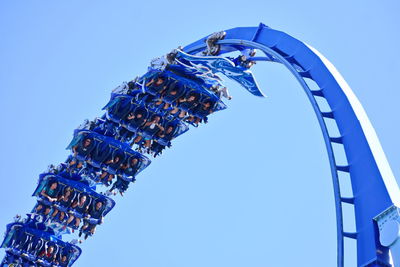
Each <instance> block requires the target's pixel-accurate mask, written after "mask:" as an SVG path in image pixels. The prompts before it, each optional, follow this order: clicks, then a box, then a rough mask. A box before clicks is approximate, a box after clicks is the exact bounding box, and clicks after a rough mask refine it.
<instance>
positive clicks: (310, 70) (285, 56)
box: [184, 24, 400, 266]
mask: <svg viewBox="0 0 400 267" xmlns="http://www.w3.org/2000/svg"><path fill="white" fill-rule="evenodd" d="M205 40H206V38H203V39H201V40H199V41H197V42H194V43H192V44H190V45H188V46H186V47H185V48H184V51H185V52H187V53H192V54H195V53H198V52H199V51H202V50H204V49H205ZM218 43H219V44H220V45H221V52H220V53H221V54H224V53H229V52H232V51H234V50H243V49H245V48H256V49H260V50H262V51H263V52H264V53H265V54H266V56H267V60H270V61H275V62H280V63H282V64H284V65H285V66H286V67H287V68H288V69H289V70H290V71H291V72H292V74H293V75H294V76H295V77H296V79H297V80H298V81H299V83H300V84H301V86H302V87H303V88H304V91H305V93H306V94H307V96H308V98H309V100H310V102H311V105H312V106H313V108H314V111H315V113H316V116H317V118H318V121H319V124H320V126H321V129H322V133H323V136H324V139H325V144H326V148H327V151H328V156H329V160H330V166H331V172H332V179H333V187H334V195H335V202H336V203H335V204H336V215H337V223H336V224H337V239H338V259H337V260H338V266H343V265H344V241H343V240H344V238H352V239H356V240H357V262H358V266H390V264H389V261H390V259H389V252H388V249H387V248H385V247H383V246H381V245H380V243H379V238H378V234H377V225H376V224H375V222H374V220H373V219H374V217H375V216H377V215H378V214H380V213H382V212H383V211H385V210H386V209H388V208H390V207H391V206H393V205H396V206H398V204H399V197H400V192H399V189H398V185H397V182H396V180H395V178H394V176H393V174H392V171H391V169H390V167H389V164H388V162H387V160H386V157H385V155H384V153H383V150H382V148H381V146H380V143H379V140H378V138H377V136H376V133H375V131H374V129H373V128H372V126H371V123H370V122H369V120H368V117H367V116H366V114H365V111H364V110H363V108H362V106H361V104H360V103H359V101H358V100H357V98H356V97H355V95H354V94H353V92H352V91H351V89H350V87H349V86H348V85H347V83H346V82H345V81H344V79H343V78H342V76H340V74H339V73H338V72H337V70H336V69H335V68H334V67H333V65H332V64H331V63H330V62H329V61H328V60H327V59H325V58H324V57H323V56H322V55H321V54H320V53H319V52H318V51H316V50H315V49H314V48H311V47H309V46H307V45H306V44H304V43H302V42H300V41H299V40H297V39H295V38H293V37H291V36H289V35H287V34H286V33H283V32H280V31H277V30H273V29H271V28H269V27H267V26H265V25H263V24H260V26H259V27H244V28H234V29H231V30H228V31H226V37H225V38H224V40H221V41H219V42H218ZM307 79H311V80H313V81H314V82H315V83H316V84H317V85H318V87H319V89H318V90H311V89H310V88H309V86H308V85H307V82H306V80H307ZM316 97H323V98H325V99H326V101H327V102H328V104H329V106H330V108H331V110H330V111H327V112H322V111H321V110H320V108H319V106H318V104H317V101H316ZM326 119H331V120H335V122H336V124H337V127H338V129H339V131H340V136H330V135H329V132H328V129H327V126H326V123H325V120H326ZM333 143H335V144H340V145H343V147H344V150H345V153H346V158H347V162H348V164H347V165H345V166H339V165H337V164H336V160H335V154H334V150H333V148H332V144H333ZM340 172H345V173H349V174H350V179H351V185H352V191H353V196H351V197H348V196H347V197H343V196H342V195H341V193H340V180H339V173H340ZM343 203H348V204H351V205H354V210H355V221H356V232H346V230H345V229H343V212H342V204H343Z"/></svg>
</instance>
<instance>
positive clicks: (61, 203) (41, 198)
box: [32, 173, 115, 229]
mask: <svg viewBox="0 0 400 267" xmlns="http://www.w3.org/2000/svg"><path fill="white" fill-rule="evenodd" d="M32 196H36V197H37V199H38V203H37V204H36V206H35V207H34V209H33V211H32V212H35V213H38V214H41V215H43V216H45V218H46V221H48V222H57V223H60V224H62V225H65V226H69V227H71V228H74V229H77V228H78V227H79V223H80V221H81V219H82V218H85V217H87V216H88V210H89V207H91V205H96V203H99V202H101V203H102V204H101V214H102V217H104V216H105V215H107V214H108V213H109V212H110V211H111V210H112V209H113V207H114V206H115V202H114V200H112V199H111V198H109V197H107V196H104V195H101V194H99V193H97V192H96V191H95V190H93V189H92V188H90V187H88V186H87V185H85V184H83V183H81V182H77V181H72V180H69V179H66V178H63V177H61V176H58V175H54V174H52V173H45V174H42V175H40V177H39V182H38V186H37V187H36V190H35V191H34V193H33V195H32ZM82 199H84V200H82ZM72 217H73V218H72ZM77 218H78V219H79V223H77ZM97 223H100V221H98V222H97Z"/></svg>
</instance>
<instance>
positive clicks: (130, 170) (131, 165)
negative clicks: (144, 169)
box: [121, 157, 140, 177]
mask: <svg viewBox="0 0 400 267" xmlns="http://www.w3.org/2000/svg"><path fill="white" fill-rule="evenodd" d="M139 167H140V162H139V159H137V158H135V157H130V158H128V159H127V160H126V162H125V163H124V164H122V166H121V171H122V173H123V174H125V175H126V176H127V177H135V175H136V173H137V171H138V169H139Z"/></svg>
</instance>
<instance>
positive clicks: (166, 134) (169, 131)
mask: <svg viewBox="0 0 400 267" xmlns="http://www.w3.org/2000/svg"><path fill="white" fill-rule="evenodd" d="M174 130H175V127H174V126H173V125H168V126H167V128H166V129H165V131H159V132H158V133H157V137H159V138H162V139H165V140H168V141H170V140H172V139H173V138H174Z"/></svg>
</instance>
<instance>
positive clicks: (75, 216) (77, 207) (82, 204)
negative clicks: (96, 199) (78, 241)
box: [67, 194, 89, 228]
mask: <svg viewBox="0 0 400 267" xmlns="http://www.w3.org/2000/svg"><path fill="white" fill-rule="evenodd" d="M71 209H72V210H73V211H74V212H70V214H69V217H68V220H67V225H69V226H75V228H78V227H79V224H80V223H81V219H82V217H83V216H84V214H86V213H87V211H88V209H89V199H88V197H87V196H86V195H85V194H81V195H80V197H79V198H78V199H76V200H75V201H73V202H72V205H71ZM74 221H75V223H74Z"/></svg>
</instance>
